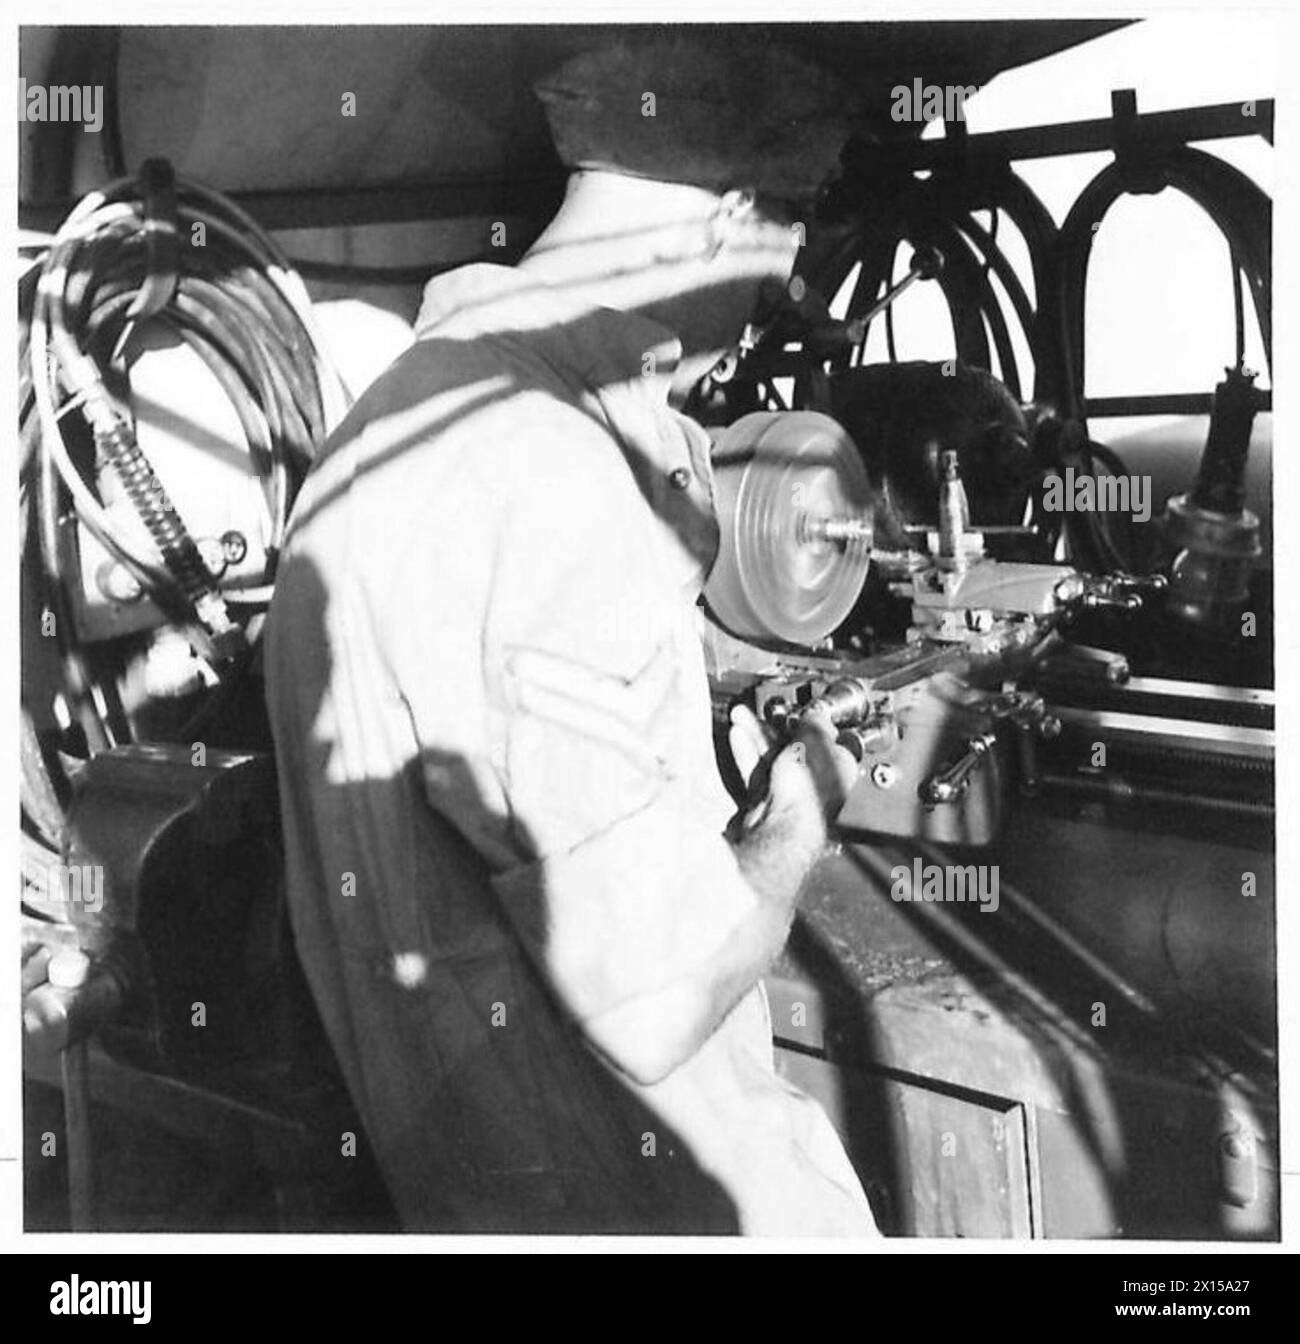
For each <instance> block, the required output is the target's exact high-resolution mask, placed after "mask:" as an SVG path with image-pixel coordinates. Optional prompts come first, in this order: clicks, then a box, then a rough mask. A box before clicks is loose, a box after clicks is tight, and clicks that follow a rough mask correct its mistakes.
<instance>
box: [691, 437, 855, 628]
mask: <svg viewBox="0 0 1300 1344" xmlns="http://www.w3.org/2000/svg"><path fill="white" fill-rule="evenodd" d="M713 468H714V479H715V493H716V501H717V508H718V519H719V523H720V526H721V533H722V536H721V546H720V549H719V552H718V559H717V563H716V564H715V565H714V567H713V572H712V573H711V574H710V575H709V581H708V584H707V585H706V586H705V590H704V596H705V600H706V601H707V602H708V604H709V607H710V609H711V611H712V612H713V614H714V616H716V617H717V619H718V620H719V621H720V622H721V623H722V625H724V626H725V627H726V628H727V629H728V630H730V631H731V633H732V634H734V635H739V636H740V637H741V638H744V639H751V640H756V641H758V642H760V643H770V642H773V641H775V642H779V643H785V644H800V645H808V644H816V643H817V642H819V641H820V640H823V639H825V638H826V636H827V635H829V634H831V632H832V631H834V630H835V629H836V627H837V626H839V625H840V624H841V623H842V622H843V620H844V618H845V617H846V616H847V615H848V614H849V612H850V610H851V609H852V607H853V604H854V603H855V602H856V601H857V598H858V594H859V593H860V592H861V591H862V585H863V583H864V582H865V581H866V577H867V568H868V566H869V565H870V562H871V506H872V493H871V486H870V482H869V480H868V478H867V472H866V468H865V467H864V466H863V463H862V458H861V456H860V455H859V453H858V450H857V448H856V447H855V446H854V444H853V441H852V439H850V437H849V436H848V434H847V433H846V432H845V431H844V429H843V428H842V427H841V426H840V425H839V424H838V422H836V421H835V420H832V419H831V418H830V417H829V416H826V415H821V414H819V413H817V412H815V411H760V412H757V413H755V414H753V415H747V416H744V417H743V418H742V419H740V420H737V421H736V422H735V423H734V424H732V425H729V426H727V428H725V429H723V430H720V431H718V433H717V436H716V438H715V442H714V449H713Z"/></svg>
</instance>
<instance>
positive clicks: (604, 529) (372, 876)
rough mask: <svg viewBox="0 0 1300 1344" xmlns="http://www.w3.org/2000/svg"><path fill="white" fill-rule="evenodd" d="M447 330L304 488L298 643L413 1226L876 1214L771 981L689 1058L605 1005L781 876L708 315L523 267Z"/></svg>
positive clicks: (269, 664)
mask: <svg viewBox="0 0 1300 1344" xmlns="http://www.w3.org/2000/svg"><path fill="white" fill-rule="evenodd" d="M418 334H419V337H420V339H419V340H417V342H416V344H415V345H414V346H413V347H412V348H411V349H410V350H408V351H407V352H406V353H405V354H403V355H402V357H401V358H400V359H399V360H398V361H397V363H396V364H394V365H393V367H392V368H391V369H390V370H389V371H388V372H387V373H386V374H385V375H383V376H382V377H381V378H380V379H379V380H378V382H377V383H375V384H374V385H373V386H372V387H371V388H370V389H369V390H368V391H367V392H366V394H365V395H364V396H363V397H362V398H361V400H360V401H359V402H358V404H357V405H356V406H355V407H354V408H353V410H352V412H351V413H350V414H349V416H348V418H347V419H346V421H345V422H344V423H343V425H342V426H341V427H340V428H339V429H338V430H337V431H336V432H335V434H334V435H333V436H332V437H331V440H330V442H329V443H328V444H327V445H326V447H325V449H324V452H323V454H322V456H321V459H320V460H319V461H318V462H317V463H316V464H315V465H314V467H313V469H312V472H311V474H310V475H309V477H308V479H307V481H306V483H305V484H304V487H303V489H302V491H301V493H300V495H299V497H298V500H297V503H296V505H295V509H294V516H293V522H292V526H291V531H290V538H289V541H288V544H287V546H286V549H285V553H284V555H283V558H282V561H281V565H280V569H279V573H278V577H277V586H276V595H275V601H274V605H273V608H272V612H271V617H270V622H269V627H268V636H267V642H266V672H267V691H268V700H269V705H270V711H271V719H272V725H273V728H274V734H275V741H276V748H277V757H278V764H279V771H280V780H281V798H282V810H283V816H284V827H285V843H286V855H287V869H288V895H289V902H290V909H291V912H292V916H293V921H294V930H295V935H296V940H297V943H298V947H299V951H300V955H301V959H302V962H303V965H304V967H305V970H306V973H307V975H308V978H309V980H310V983H311V985H312V988H313V991H314V993H315V997H316V1000H317V1003H318V1005H319V1007H320V1010H321V1013H322V1016H323V1019H324V1022H325V1026H326V1029H327V1031H328V1033H329V1036H330V1039H331V1042H332V1044H333V1047H334V1050H335V1052H336V1054H337V1056H338V1058H339V1061H340V1064H341V1066H342V1069H343V1072H344V1075H345V1077H346V1079H347V1082H348V1085H349V1088H350V1090H351V1092H352V1095H353V1097H354V1099H355V1101H356V1103H357V1105H358V1107H359V1109H360V1111H361V1115H362V1120H363V1123H364V1125H365V1129H366V1133H367V1136H368V1137H369V1139H370V1141H371V1142H372V1143H373V1144H374V1146H375V1152H376V1156H377V1158H378V1160H379V1163H380V1167H381V1170H382V1171H383V1173H384V1175H385V1179H386V1182H387V1184H388V1186H389V1189H390V1191H391V1192H392V1194H393V1197H394V1200H395V1202H396V1203H397V1205H398V1209H399V1212H400V1214H401V1216H402V1219H403V1222H404V1224H405V1225H406V1226H408V1227H411V1228H421V1229H440V1230H471V1231H473V1230H518V1231H534V1232H537V1231H556V1232H560V1231H566V1232H573V1231H608V1232H727V1231H744V1232H747V1233H766V1234H798V1233H825V1234H870V1233H873V1232H874V1223H873V1221H872V1218H871V1213H870V1210H869V1208H868V1205H867V1202H866V1199H865V1197H864V1195H863V1193H862V1190H861V1187H860V1185H859V1183H858V1181H857V1179H856V1177H855V1175H854V1172H853V1170H852V1167H851V1166H850V1164H849V1162H848V1159H847V1157H846V1155H845V1153H844V1150H843V1147H842V1146H841V1144H840V1142H839V1139H838V1137H837V1136H836V1134H835V1132H834V1130H833V1129H832V1127H831V1126H830V1123H829V1121H828V1120H827V1118H826V1116H825V1114H824V1112H823V1111H822V1110H821V1108H820V1107H819V1106H817V1105H816V1104H815V1103H814V1102H813V1101H811V1100H810V1099H809V1098H807V1097H806V1096H804V1095H803V1094H802V1093H800V1092H798V1091H797V1090H796V1089H795V1088H793V1087H792V1086H791V1085H789V1084H788V1083H786V1082H785V1081H784V1080H782V1079H781V1078H779V1077H778V1076H777V1074H776V1072H775V1069H774V1063H773V1047H772V1033H771V1024H770V1021H769V1020H768V1015H767V1006H766V999H765V996H764V994H763V992H762V989H761V986H760V987H756V988H755V989H754V991H752V992H751V993H749V994H748V995H747V996H746V997H744V998H743V1000H742V1001H741V1002H740V1003H739V1004H738V1005H737V1006H736V1008H735V1009H734V1010H733V1011H732V1012H731V1013H730V1014H729V1016H728V1017H727V1018H726V1019H725V1020H724V1021H723V1023H722V1024H721V1026H720V1027H719V1028H718V1029H717V1031H716V1032H715V1033H714V1034H713V1035H712V1036H711V1037H710V1038H709V1039H708V1041H707V1042H706V1043H705V1044H704V1046H703V1047H702V1048H701V1049H700V1050H699V1051H698V1052H697V1053H696V1054H695V1055H693V1056H692V1057H691V1058H690V1059H688V1060H686V1061H685V1062H684V1063H682V1064H681V1065H680V1066H679V1067H677V1068H676V1069H675V1070H674V1071H673V1072H671V1073H670V1074H669V1075H668V1076H667V1077H665V1078H663V1079H662V1080H661V1081H659V1082H657V1083H655V1084H653V1085H649V1086H642V1085H638V1084H636V1083H634V1082H633V1081H632V1080H631V1079H630V1078H628V1077H626V1076H625V1075H623V1074H622V1073H620V1072H619V1071H618V1070H617V1069H616V1068H615V1067H614V1066H613V1065H612V1064H610V1063H609V1062H607V1060H606V1059H605V1058H604V1057H602V1056H599V1055H597V1053H596V1052H594V1051H593V1050H592V1049H591V1048H590V1047H589V1044H588V1042H587V1040H586V1039H585V1037H584V1026H585V1025H588V1024H590V1023H592V1022H594V1021H596V1020H597V1019H598V1018H601V1017H602V1016H604V1015H606V1014H608V1013H609V1012H610V1011H611V1009H617V1008H619V1007H621V1006H624V1005H627V1004H635V1003H636V1002H637V1001H638V999H639V998H641V997H642V996H644V999H645V1001H646V1002H649V1001H651V1000H652V999H653V998H654V996H656V995H657V994H660V993H661V992H662V991H663V990H664V989H665V988H666V987H668V986H671V985H674V984H679V983H683V982H689V980H690V978H691V977H692V976H702V975H704V974H705V973H706V972H705V970H704V968H705V966H706V963H707V962H708V961H709V959H710V957H712V956H714V955H715V954H716V953H717V952H718V950H719V949H720V948H722V947H724V946H725V945H726V943H727V940H728V939H730V938H731V937H732V936H733V935H734V934H735V932H736V931H737V930H738V929H739V928H741V927H742V926H743V925H744V924H745V923H746V922H747V921H749V920H750V919H751V917H752V916H753V913H754V911H755V908H756V900H757V897H756V895H755V893H754V891H753V890H752V889H751V888H750V886H749V885H748V884H747V883H746V882H745V880H744V879H743V878H742V876H741V874H740V871H739V869H738V867H737V864H736V861H735V858H734V856H733V854H732V851H731V848H730V846H729V845H728V844H727V842H726V841H725V840H724V838H723V836H722V831H723V827H724V826H725V824H726V822H727V820H728V818H729V816H730V815H731V813H732V811H733V810H734V808H733V805H732V803H731V800H730V799H729V797H728V796H727V794H726V792H725V790H724V789H723V787H722V784H721V781H720V779H719V775H718V770H717V764H716V760H715V758H714V754H713V738H712V727H711V711H710V704H709V697H708V687H707V681H706V677H705V672H704V666H703V660H702V653H701V648H700V643H699V638H698V634H697V627H696V624H695V622H696V616H697V613H696V609H695V604H696V600H697V598H698V596H699V593H700V590H701V587H702V584H703V581H704V578H705V577H706V575H707V573H708V569H709V566H710V565H711V563H712V560H713V557H714V555H715V553H716V547H717V524H716V520H715V515H714V512H713V506H712V486H711V473H710V469H709V462H708V450H709V442H708V436H707V435H706V434H705V432H704V431H703V430H702V429H701V428H700V427H699V426H698V425H696V424H695V423H694V422H693V421H691V420H689V419H688V418H686V417H685V416H682V415H679V414H677V413H676V412H674V411H673V410H671V409H670V408H669V406H668V403H667V391H668V384H669V377H670V375H671V372H672V369H673V367H674V365H675V363H676V361H677V360H678V359H679V358H680V353H681V351H680V346H679V344H678V343H677V342H676V340H675V339H674V337H673V336H672V334H671V333H670V332H668V331H667V330H665V329H664V328H663V327H662V326H660V325H658V324H655V323H652V322H649V321H647V320H645V319H644V318H641V317H639V316H635V315H629V314H623V313H616V312H613V311H610V310H607V309H598V310H594V311H593V310H590V309H587V310H585V311H584V310H582V309H580V308H578V307H577V306H576V305H575V304H574V303H573V302H572V301H570V300H568V299H566V297H565V295H564V294H563V293H562V292H561V291H559V290H558V289H554V288H548V287H546V286H540V285H538V284H536V283H535V282H533V281H531V280H530V279H529V278H528V277H527V275H526V274H525V273H524V272H515V271H512V270H509V269H507V268H503V267H494V266H471V267H466V268H464V269H463V270H460V271H457V272H454V273H452V274H449V275H447V276H444V277H440V278H439V279H437V280H435V281H433V282H431V284H430V286H429V288H428V290H427V291H426V298H425V306H424V310H423V312H422V315H421V319H420V326H419V329H418Z"/></svg>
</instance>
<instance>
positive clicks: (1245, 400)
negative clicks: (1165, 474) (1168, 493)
mask: <svg viewBox="0 0 1300 1344" xmlns="http://www.w3.org/2000/svg"><path fill="white" fill-rule="evenodd" d="M1226 373H1227V376H1226V378H1225V379H1224V381H1223V382H1221V383H1220V384H1219V385H1218V387H1217V388H1216V389H1215V392H1214V409H1213V410H1212V411H1211V413H1210V431H1209V436H1208V438H1207V439H1206V443H1205V452H1204V453H1203V455H1202V457H1201V466H1200V470H1199V472H1198V474H1197V477H1196V484H1195V486H1194V487H1193V489H1192V491H1191V493H1190V494H1184V495H1177V496H1175V497H1174V498H1173V499H1171V500H1170V501H1169V503H1168V505H1167V506H1166V510H1165V520H1164V521H1165V530H1166V535H1167V537H1168V539H1169V541H1170V543H1171V544H1172V545H1173V546H1174V547H1175V548H1177V554H1176V556H1175V558H1174V561H1173V566H1172V569H1171V571H1170V586H1169V597H1168V603H1167V609H1168V610H1169V611H1170V612H1171V613H1172V614H1174V615H1176V616H1179V617H1181V618H1182V619H1183V620H1186V621H1190V622H1193V623H1194V624H1198V625H1203V626H1208V627H1212V628H1213V627H1221V626H1224V625H1226V624H1228V623H1230V622H1231V621H1232V620H1233V619H1234V618H1235V617H1237V616H1238V615H1239V614H1240V612H1241V609H1242V607H1243V605H1244V604H1245V602H1246V601H1247V599H1248V598H1249V596H1250V580H1251V570H1252V568H1253V563H1254V561H1255V559H1256V558H1257V557H1258V556H1259V554H1260V551H1261V546H1260V539H1259V519H1258V518H1257V517H1256V516H1255V515H1254V514H1253V513H1252V512H1251V511H1250V510H1249V509H1247V508H1246V506H1245V501H1246V457H1247V454H1248V452H1249V450H1250V432H1251V427H1252V425H1253V424H1254V420H1255V411H1256V407H1257V399H1256V394H1255V390H1254V381H1255V376H1254V374H1251V373H1247V372H1246V371H1245V370H1243V369H1241V368H1236V369H1228V370H1226Z"/></svg>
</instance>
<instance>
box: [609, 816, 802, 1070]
mask: <svg viewBox="0 0 1300 1344" xmlns="http://www.w3.org/2000/svg"><path fill="white" fill-rule="evenodd" d="M729 839H730V842H731V846H732V849H733V851H734V853H735V856H736V862H737V864H738V866H739V868H740V872H741V876H742V877H743V878H744V879H745V881H746V882H747V884H748V885H749V887H750V888H751V889H752V890H753V892H754V894H755V895H756V896H757V898H758V900H757V902H756V904H755V907H754V911H753V913H752V915H751V916H750V918H749V919H747V920H746V921H745V922H744V923H743V924H742V925H740V926H739V927H738V928H737V929H736V930H735V931H734V933H733V935H732V936H731V937H730V938H728V939H727V941H726V943H725V944H724V945H723V946H722V947H720V948H719V949H718V950H717V951H716V952H715V953H714V954H713V955H712V956H711V957H710V958H709V959H708V960H707V961H705V962H703V963H701V964H700V965H698V966H696V967H694V968H692V971H691V974H690V976H689V977H688V978H686V979H683V980H681V981H679V982H677V983H675V984H672V985H667V986H665V987H664V988H663V989H662V990H660V991H659V992H658V993H657V994H655V995H653V996H652V997H650V998H646V999H641V1000H638V1001H635V1002H632V1003H626V1004H623V1005H620V1007H619V1008H617V1009H615V1010H614V1011H613V1012H611V1013H609V1014H606V1015H605V1016H604V1017H603V1018H602V1019H599V1020H597V1021H595V1022H591V1023H588V1032H589V1035H590V1036H591V1038H592V1040H593V1042H594V1043H595V1044H596V1045H597V1046H598V1047H599V1048H602V1049H604V1051H605V1053H607V1054H609V1055H610V1056H611V1057H612V1058H614V1059H615V1061H616V1062H617V1063H619V1064H620V1066H621V1067H623V1068H624V1069H625V1070H626V1071H627V1072H629V1073H631V1074H632V1076H633V1077H634V1078H635V1079H636V1080H637V1081H638V1082H641V1083H646V1084H650V1083H655V1082H658V1081H659V1080H660V1079H661V1078H663V1077H666V1076H667V1075H668V1074H669V1073H671V1072H672V1071H673V1069H675V1068H677V1067H678V1065H680V1064H682V1063H684V1062H685V1061H686V1060H688V1059H689V1058H690V1057H691V1056H692V1055H694V1054H695V1052H696V1051H697V1050H699V1049H700V1047H701V1046H703V1045H704V1043H705V1042H706V1041H707V1040H708V1039H709V1037H710V1036H712V1035H713V1033H714V1032H715V1031H716V1030H717V1029H718V1027H719V1026H720V1025H721V1024H722V1022H723V1020H724V1019H725V1018H726V1016H727V1014H728V1013H730V1012H731V1010H732V1009H733V1008H734V1007H735V1006H736V1004H737V1003H739V1001H740V1000H741V999H742V998H744V996H745V995H746V994H747V993H748V992H749V991H750V990H751V989H752V988H753V987H754V985H755V984H757V982H758V981H759V980H760V979H761V978H762V976H763V974H764V973H765V972H766V971H767V969H768V967H769V966H771V964H772V962H773V961H774V960H775V959H776V957H777V956H778V955H779V953H780V951H781V949H782V948H783V947H784V946H785V942H786V939H787V938H788V937H789V934H790V926H791V924H792V923H793V921H794V914H795V909H796V907H797V905H798V900H799V892H800V890H801V888H802V886H803V883H804V879H805V878H806V877H807V876H808V873H809V872H810V871H811V870H812V868H813V866H814V864H815V863H816V862H817V860H818V858H819V857H820V856H821V854H822V852H823V851H824V849H825V842H826V833H825V830H824V829H823V828H822V827H820V826H817V825H814V824H810V820H809V814H808V813H807V812H797V811H795V810H788V811H787V810H777V809H775V808H774V807H772V805H771V803H770V800H769V801H768V802H767V803H766V804H764V805H763V806H762V807H760V808H759V809H758V812H757V813H756V814H751V816H750V817H749V818H747V819H746V820H744V821H742V822H739V823H738V824H737V825H736V826H735V827H734V828H733V831H732V834H731V835H730V836H729ZM614 1041H618V1042H619V1043H620V1046H621V1048H619V1049H611V1048H610V1046H612V1044H613V1042H614ZM628 1042H641V1043H643V1044H642V1045H640V1046H639V1047H635V1046H634V1047H633V1048H632V1049H631V1050H629V1049H628V1048H627V1045H628ZM633 1059H635V1063H633Z"/></svg>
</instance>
